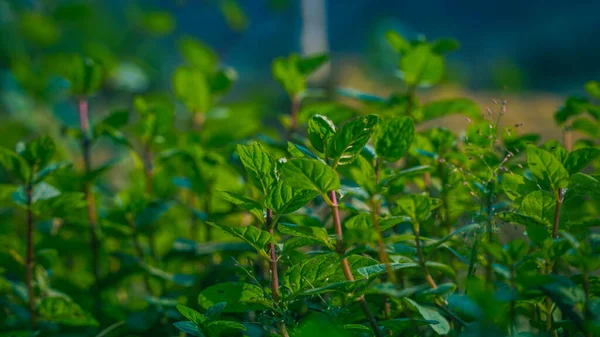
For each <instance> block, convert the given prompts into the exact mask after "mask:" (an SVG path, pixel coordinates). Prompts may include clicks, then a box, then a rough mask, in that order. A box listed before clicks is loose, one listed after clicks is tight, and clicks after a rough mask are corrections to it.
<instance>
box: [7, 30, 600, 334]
mask: <svg viewBox="0 0 600 337" xmlns="http://www.w3.org/2000/svg"><path fill="white" fill-rule="evenodd" d="M387 39H388V42H389V43H390V45H391V47H392V48H393V50H394V51H395V52H396V53H397V56H398V60H399V63H398V67H399V69H398V70H399V72H400V74H401V78H402V80H403V82H404V85H403V86H402V87H399V88H405V89H402V90H398V91H397V92H396V93H394V94H392V95H391V96H390V97H378V96H375V95H371V94H367V93H362V92H358V91H355V90H351V89H344V88H338V89H335V90H334V91H333V92H329V93H328V94H326V95H325V97H326V98H324V97H323V96H320V97H318V98H315V97H313V96H312V95H311V91H310V90H307V89H308V87H309V86H308V85H307V77H308V76H309V75H310V74H311V73H313V72H314V71H316V70H317V69H318V68H319V67H320V66H322V65H323V64H324V63H325V62H327V57H326V56H325V55H315V56H310V57H301V56H298V55H290V56H289V57H285V58H279V59H276V60H275V61H274V62H273V69H272V70H273V75H274V77H275V79H276V80H277V81H278V83H280V85H281V87H282V88H283V90H284V91H285V92H286V93H287V96H288V98H289V100H288V105H287V106H288V108H287V111H286V112H284V113H282V115H281V118H280V119H279V122H277V121H275V120H266V121H264V119H263V122H264V124H259V122H260V120H261V118H262V117H261V115H260V114H256V112H255V111H256V108H249V107H246V106H242V105H240V106H236V105H235V104H229V105H227V104H222V103H221V102H220V98H221V97H222V96H223V95H224V94H226V93H227V91H228V90H229V89H230V87H231V86H232V85H233V84H234V82H235V73H234V72H233V71H232V70H231V69H228V68H226V67H223V66H222V65H221V62H220V61H219V58H218V56H217V54H216V53H215V52H213V51H212V50H210V49H209V48H208V47H206V46H205V45H204V44H202V43H200V42H199V41H196V40H194V39H192V38H186V39H183V40H181V41H180V43H179V50H180V51H181V53H182V55H183V58H184V59H185V64H184V65H182V66H181V67H179V68H177V69H176V70H175V72H174V75H173V78H172V81H173V82H172V88H173V91H172V92H161V93H155V92H153V93H148V94H143V95H135V96H134V97H133V99H132V104H131V106H130V107H129V108H127V107H126V108H124V109H117V110H112V111H110V112H102V111H98V109H95V110H94V111H98V115H99V116H98V117H96V116H92V115H91V114H90V112H89V111H88V106H89V103H90V102H94V101H93V100H90V98H92V97H94V96H96V95H99V92H101V91H102V90H104V89H103V88H104V87H105V86H104V84H105V82H106V74H107V71H106V64H103V63H102V62H100V61H98V60H94V58H91V57H84V56H81V55H79V54H55V53H53V54H51V55H44V57H43V62H41V64H42V66H40V67H41V68H39V69H37V68H28V69H24V68H22V67H21V68H18V69H20V72H17V76H16V77H17V79H18V80H19V81H20V83H21V85H23V86H25V87H27V88H29V89H30V90H31V91H33V92H37V93H38V94H39V92H40V90H41V87H40V86H39V85H37V84H36V81H38V80H39V81H41V80H43V79H45V78H59V79H62V80H63V81H66V82H67V83H68V84H69V86H68V97H69V98H68V99H69V101H70V104H71V105H72V106H76V107H77V108H76V109H77V112H78V115H77V117H78V124H75V125H64V127H63V132H62V133H61V135H59V136H56V137H54V139H53V138H51V137H48V136H43V135H36V136H35V137H34V136H27V137H25V138H26V140H25V141H23V142H19V143H18V144H17V145H16V147H15V148H7V147H2V148H0V164H1V167H2V170H3V175H2V177H3V178H2V185H0V197H1V198H0V201H1V203H2V204H1V205H2V207H3V208H2V214H1V216H2V218H1V219H2V227H3V228H5V229H3V230H2V247H0V259H1V261H2V263H1V267H0V303H1V306H0V307H1V310H0V335H1V336H98V337H100V336H184V335H188V336H206V337H218V336H284V337H288V336H436V335H440V336H487V337H494V336H522V337H525V336H586V337H591V336H599V335H600V301H599V299H598V295H599V293H600V290H599V287H598V285H599V282H600V281H599V279H598V273H597V270H598V267H599V264H600V259H599V258H598V234H597V233H596V232H594V227H596V226H598V225H599V224H600V175H599V172H600V171H599V167H600V165H599V164H600V161H599V160H598V158H599V157H600V148H599V147H598V138H597V136H598V132H599V130H600V129H599V119H600V105H598V104H597V102H598V100H600V84H599V83H598V82H589V83H588V84H587V85H586V87H585V89H586V91H587V94H589V96H588V97H587V98H586V97H571V98H569V99H568V100H567V101H566V103H565V104H564V106H563V107H562V108H561V109H560V110H559V111H557V112H556V114H555V120H556V122H557V123H558V124H559V125H560V126H561V128H562V130H563V135H561V142H558V141H555V140H551V141H547V142H545V143H542V142H541V141H540V136H539V135H538V134H520V133H519V129H518V125H515V126H511V125H505V124H504V123H503V115H505V114H509V113H511V112H510V109H509V107H508V105H507V102H506V101H495V105H494V108H493V109H488V110H487V111H484V112H482V111H481V110H480V108H479V107H478V106H477V105H476V104H475V103H474V102H473V101H471V100H469V99H465V98H456V99H444V100H434V101H431V102H429V103H426V104H421V103H420V102H419V100H418V97H417V94H418V91H417V89H419V88H423V87H430V86H433V85H435V84H436V83H438V82H440V81H441V80H442V78H443V76H444V69H445V55H446V54H447V53H450V52H452V51H453V50H455V49H456V48H457V47H458V44H457V43H456V41H454V40H452V39H442V40H436V41H430V42H428V41H421V40H420V41H408V40H406V39H404V38H403V37H402V36H400V35H398V34H396V33H394V32H389V33H388V35H387ZM36 71H39V72H40V74H37V73H35V72H36ZM36 74H37V75H36ZM36 90H37V91H36ZM342 102H345V103H342ZM595 102H596V103H595ZM176 106H179V108H180V109H181V108H182V107H183V109H185V111H186V112H187V114H185V116H188V117H184V118H183V119H186V118H188V119H187V120H186V121H184V123H181V120H182V117H181V116H178V117H177V118H176V116H175V113H174V112H175V108H176ZM106 109H108V108H106ZM109 110H110V109H109ZM452 114H460V115H463V116H464V117H465V119H466V120H467V121H468V126H467V127H466V129H465V130H464V132H461V133H460V134H457V133H455V132H453V131H451V130H449V129H447V128H445V127H443V126H437V127H435V126H434V127H428V126H426V125H432V123H426V122H430V121H434V120H436V119H438V118H441V117H445V116H448V115H452ZM177 121H179V123H177ZM438 124H439V123H438ZM263 131H264V132H263ZM107 140H108V141H107ZM106 143H110V145H109V146H110V148H111V152H110V153H111V155H112V156H113V157H114V158H108V159H107V158H106V153H105V151H104V152H103V153H102V154H100V150H101V149H102V148H103V147H106V146H107V145H106ZM103 144H104V145H103ZM100 155H102V157H100V158H98V156H100ZM123 158H125V159H123ZM121 159H122V160H121ZM123 161H126V164H125V165H124V164H123ZM113 168H114V170H112V171H111V169H113ZM114 171H117V172H114ZM111 177H112V179H119V180H120V183H118V184H117V183H115V184H112V183H111V181H110V180H111ZM115 177H116V178H115Z"/></svg>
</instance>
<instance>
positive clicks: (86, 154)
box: [79, 98, 101, 315]
mask: <svg viewBox="0 0 600 337" xmlns="http://www.w3.org/2000/svg"><path fill="white" fill-rule="evenodd" d="M79 125H80V128H81V151H82V154H83V164H84V170H85V174H86V180H85V183H84V187H83V189H84V193H85V199H86V203H87V213H88V221H89V223H90V250H91V254H92V270H93V274H94V287H93V288H94V298H95V308H96V314H97V315H100V313H101V306H100V258H99V256H100V254H99V243H98V229H97V227H98V215H97V212H96V197H95V195H94V186H93V182H92V181H90V180H89V179H90V173H91V172H92V153H91V140H90V134H89V133H90V130H89V114H88V103H87V100H86V99H85V98H81V99H80V100H79Z"/></svg>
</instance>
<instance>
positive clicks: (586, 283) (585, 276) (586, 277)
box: [583, 270, 592, 337]
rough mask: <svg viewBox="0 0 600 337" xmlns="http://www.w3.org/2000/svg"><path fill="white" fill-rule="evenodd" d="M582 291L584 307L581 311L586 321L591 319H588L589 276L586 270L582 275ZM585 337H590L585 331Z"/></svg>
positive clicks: (589, 333) (589, 332) (590, 334)
mask: <svg viewBox="0 0 600 337" xmlns="http://www.w3.org/2000/svg"><path fill="white" fill-rule="evenodd" d="M583 291H584V293H585V307H584V309H583V311H584V318H585V319H586V320H588V319H591V317H590V316H591V312H590V274H589V273H588V271H587V270H585V271H584V273H583ZM588 329H589V328H588ZM586 337H592V332H591V331H587V332H586Z"/></svg>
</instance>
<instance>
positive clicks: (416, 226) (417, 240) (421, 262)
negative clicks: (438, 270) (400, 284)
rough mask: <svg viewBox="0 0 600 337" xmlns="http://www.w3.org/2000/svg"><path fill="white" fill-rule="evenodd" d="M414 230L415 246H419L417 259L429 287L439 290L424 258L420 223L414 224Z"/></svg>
mask: <svg viewBox="0 0 600 337" xmlns="http://www.w3.org/2000/svg"><path fill="white" fill-rule="evenodd" d="M413 230H414V231H415V244H416V246H417V259H418V261H419V265H421V269H423V273H424V274H425V280H426V281H427V283H428V284H429V286H431V288H433V289H437V284H436V283H435V281H434V280H433V277H431V274H430V273H429V269H428V268H427V264H426V263H425V258H424V257H423V249H422V248H421V239H420V237H419V235H420V231H421V229H420V226H419V224H418V223H415V224H414V227H413Z"/></svg>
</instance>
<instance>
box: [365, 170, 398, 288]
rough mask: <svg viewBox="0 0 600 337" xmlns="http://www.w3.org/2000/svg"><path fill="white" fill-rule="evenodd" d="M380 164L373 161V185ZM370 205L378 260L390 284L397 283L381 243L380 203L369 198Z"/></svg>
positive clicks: (377, 175)
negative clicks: (383, 267) (382, 264)
mask: <svg viewBox="0 0 600 337" xmlns="http://www.w3.org/2000/svg"><path fill="white" fill-rule="evenodd" d="M379 167H380V162H379V159H375V184H377V185H378V184H379V180H380V179H379V170H380V168H379ZM370 204H371V219H372V220H373V226H374V227H375V231H376V232H377V244H378V246H379V259H380V260H381V261H382V262H383V263H384V264H385V270H386V272H387V277H388V279H389V281H390V282H392V284H394V285H395V284H396V283H397V279H396V274H395V273H394V270H393V269H392V265H391V264H390V258H389V256H388V253H387V249H386V248H385V243H384V242H383V233H382V232H381V226H380V225H379V214H380V209H381V208H380V203H379V202H377V201H376V200H375V198H374V197H371V198H370Z"/></svg>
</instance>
